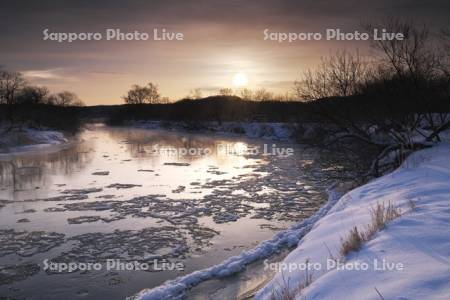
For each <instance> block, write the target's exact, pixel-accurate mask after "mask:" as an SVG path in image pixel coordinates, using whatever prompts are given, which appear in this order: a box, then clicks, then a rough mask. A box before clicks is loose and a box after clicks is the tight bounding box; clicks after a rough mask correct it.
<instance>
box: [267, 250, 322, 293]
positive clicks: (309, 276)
mask: <svg viewBox="0 0 450 300" xmlns="http://www.w3.org/2000/svg"><path fill="white" fill-rule="evenodd" d="M305 265H309V259H307V260H306V261H305ZM282 279H283V282H282V283H281V284H279V286H280V289H279V290H275V289H274V290H273V291H272V295H271V297H270V299H271V300H294V299H296V298H297V296H298V295H300V294H301V292H302V290H304V289H305V288H307V287H308V286H309V285H310V284H311V283H312V282H313V272H309V270H308V268H306V269H305V276H304V280H303V281H301V282H300V284H299V285H298V286H296V287H294V288H292V289H291V287H290V285H289V283H290V282H289V279H288V280H287V281H286V278H285V277H284V274H282Z"/></svg>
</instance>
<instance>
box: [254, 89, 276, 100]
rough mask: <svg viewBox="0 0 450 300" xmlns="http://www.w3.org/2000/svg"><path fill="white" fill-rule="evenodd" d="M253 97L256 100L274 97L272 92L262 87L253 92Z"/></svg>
mask: <svg viewBox="0 0 450 300" xmlns="http://www.w3.org/2000/svg"><path fill="white" fill-rule="evenodd" d="M253 99H254V100H256V101H269V100H273V99H274V94H273V93H272V92H269V91H267V90H266V89H264V88H260V89H257V90H256V91H255V92H254V94H253Z"/></svg>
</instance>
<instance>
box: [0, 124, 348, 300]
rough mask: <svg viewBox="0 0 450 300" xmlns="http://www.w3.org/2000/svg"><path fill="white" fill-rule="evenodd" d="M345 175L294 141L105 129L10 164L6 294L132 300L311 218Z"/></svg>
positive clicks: (1, 252) (3, 199) (3, 183)
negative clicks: (336, 175)
mask: <svg viewBox="0 0 450 300" xmlns="http://www.w3.org/2000/svg"><path fill="white" fill-rule="evenodd" d="M264 149H266V151H265V152H264ZM280 149H281V150H280ZM283 149H284V150H286V149H288V150H289V151H291V152H292V153H290V154H292V155H284V154H286V153H287V152H283ZM274 154H275V155H274ZM280 154H281V155H280ZM341 169H342V165H341V164H340V163H339V160H336V159H330V157H329V156H328V155H325V154H323V153H322V152H321V151H318V149H314V148H306V147H304V146H301V145H298V144H294V143H288V142H284V143H280V142H272V141H267V140H257V139H247V138H244V137H238V136H234V137H229V136H220V135H213V134H191V133H184V132H177V131H165V130H149V129H136V128H113V127H108V126H104V125H91V126H89V127H88V128H87V129H85V130H83V131H82V132H81V133H80V134H79V137H78V141H76V142H73V143H70V144H69V145H66V146H64V147H56V148H55V147H49V148H46V149H43V148H39V150H35V151H29V152H25V153H20V154H14V153H13V154H2V155H1V156H0V295H1V296H5V297H11V298H26V299H124V298H126V297H127V296H131V295H133V294H135V293H137V292H139V291H140V290H142V289H144V288H152V287H155V286H158V285H160V284H162V283H163V282H164V281H166V280H168V279H173V278H176V277H177V276H182V275H185V274H188V273H191V272H193V271H195V270H200V269H203V268H206V267H209V266H212V265H214V264H217V263H220V262H221V261H223V260H224V259H226V258H228V257H230V256H233V255H237V254H239V253H240V252H242V251H243V250H246V249H251V248H253V247H255V245H257V244H259V243H260V242H261V241H263V240H265V239H268V238H270V237H272V236H273V235H274V234H275V233H276V232H278V231H280V230H283V229H286V228H288V227H289V226H290V225H292V224H293V223H296V222H299V221H301V220H302V219H305V218H307V217H308V216H310V215H311V214H312V213H314V212H315V211H316V210H317V209H318V208H319V207H320V206H321V204H323V203H324V202H325V201H326V199H327V195H326V193H325V189H326V187H327V186H328V185H329V184H330V179H329V175H330V173H333V172H339V170H341ZM325 175H326V176H325ZM107 262H110V264H111V265H110V266H108V267H107V266H106V263H107ZM50 263H52V264H50ZM70 263H72V264H73V265H72V266H77V267H78V268H79V269H78V270H72V272H69V271H68V270H63V269H62V268H64V266H68V265H69V264H70ZM113 263H116V265H115V266H113V265H112V264H113ZM121 263H122V265H120V264H121ZM127 263H133V264H134V269H127V266H130V265H129V264H128V265H126V264H127ZM143 263H147V266H150V269H149V270H136V268H139V267H142V266H145V264H143ZM141 264H142V265H141ZM89 266H90V267H89ZM80 269H81V270H80ZM159 269H163V270H159ZM196 298H198V292H197V296H196Z"/></svg>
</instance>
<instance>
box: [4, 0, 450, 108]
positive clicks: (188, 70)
mask: <svg viewBox="0 0 450 300" xmlns="http://www.w3.org/2000/svg"><path fill="white" fill-rule="evenodd" d="M449 12H450V1H448V0H435V1H419V0H396V1H392V0H378V1H373V0H372V1H366V0H359V1H356V0H341V1H324V0H297V1H293V0H265V1H256V0H247V1H236V0H228V1H218V0H209V1H206V0H196V1H194V0H185V1H181V0H180V1H175V0H163V1H159V0H153V1H142V0H141V1H136V0H130V1H115V0H110V1H87V0H78V1H65V0H60V1H56V0H55V1H47V0H42V1H22V0H15V1H12V0H2V1H1V2H0V65H1V66H3V68H4V69H8V70H13V71H19V72H22V73H23V74H24V76H25V77H26V78H27V80H28V81H29V82H30V83H32V84H36V85H45V86H48V87H49V88H50V89H51V90H52V91H54V92H58V91H62V90H70V91H73V92H75V93H77V94H78V96H79V97H80V98H81V99H82V100H83V101H84V102H85V103H86V104H87V105H97V104H119V103H122V102H123V100H122V99H121V97H122V96H123V95H125V94H126V92H127V90H128V89H129V88H130V87H131V86H132V85H133V84H140V85H143V84H146V83H147V82H153V83H156V84H157V85H158V86H159V88H160V91H161V94H162V95H163V96H167V97H169V98H171V99H173V100H177V99H180V98H182V97H185V96H186V95H188V94H189V92H190V91H191V90H194V89H201V91H202V94H203V95H209V94H215V93H217V91H218V89H220V88H226V87H228V88H233V89H235V90H238V89H239V88H243V87H248V88H251V89H258V88H265V89H267V90H270V91H273V92H276V93H284V92H287V91H290V90H291V89H292V86H293V82H294V81H295V80H296V79H298V78H299V76H300V74H301V72H302V71H303V70H305V69H307V68H311V67H314V66H315V65H317V63H318V62H319V61H320V58H321V57H324V56H327V55H329V54H330V53H333V52H335V51H337V50H339V49H347V50H351V51H354V50H355V49H358V50H359V51H362V52H363V53H366V52H369V51H371V50H369V48H368V42H365V41H334V40H331V41H328V40H325V39H322V40H318V41H294V42H291V43H289V42H286V41H285V42H282V43H279V42H277V41H274V40H264V37H265V35H264V30H265V29H268V32H270V33H275V32H283V33H290V32H292V33H299V32H304V33H308V32H313V33H314V32H320V33H324V32H325V31H326V30H327V29H330V28H331V29H340V30H341V31H342V32H354V31H356V30H358V31H361V32H362V31H364V30H363V27H362V24H365V23H367V22H377V23H379V21H380V20H383V19H385V18H387V17H400V18H403V19H408V20H413V21H414V22H416V23H420V24H422V23H425V24H427V25H429V26H430V27H431V28H436V29H437V28H442V27H447V28H448V27H450V18H448V13H449ZM46 29H48V31H47V33H71V32H73V33H82V32H84V33H86V32H92V33H96V32H99V33H101V34H102V39H100V40H91V41H80V40H78V41H73V42H71V43H69V42H67V41H65V42H61V43H59V42H57V41H55V40H50V39H47V40H44V37H45V35H44V30H46ZM107 29H119V30H120V31H121V32H123V33H127V32H134V31H139V32H141V33H147V34H149V40H146V41H143V40H140V41H138V40H134V41H118V40H106V30H107ZM154 29H157V30H159V32H161V31H162V30H163V29H165V30H166V31H168V32H177V33H182V34H183V40H171V41H167V40H166V41H160V40H153V30H154ZM236 74H240V75H239V76H238V78H244V79H245V80H244V81H242V80H241V81H239V80H237V82H236V77H235V76H236ZM233 78H234V79H235V80H234V81H233ZM245 81H247V83H246V82H245ZM239 82H240V84H239ZM244 84H245V85H244Z"/></svg>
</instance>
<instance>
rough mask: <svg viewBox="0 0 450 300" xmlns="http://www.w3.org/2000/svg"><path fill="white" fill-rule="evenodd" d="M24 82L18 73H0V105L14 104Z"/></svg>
mask: <svg viewBox="0 0 450 300" xmlns="http://www.w3.org/2000/svg"><path fill="white" fill-rule="evenodd" d="M25 84H26V81H25V79H24V78H23V77H22V75H21V74H20V73H17V72H9V71H0V103H1V104H9V105H12V104H15V102H16V100H17V96H18V95H19V92H20V91H21V89H22V88H23V87H24V86H25Z"/></svg>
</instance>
